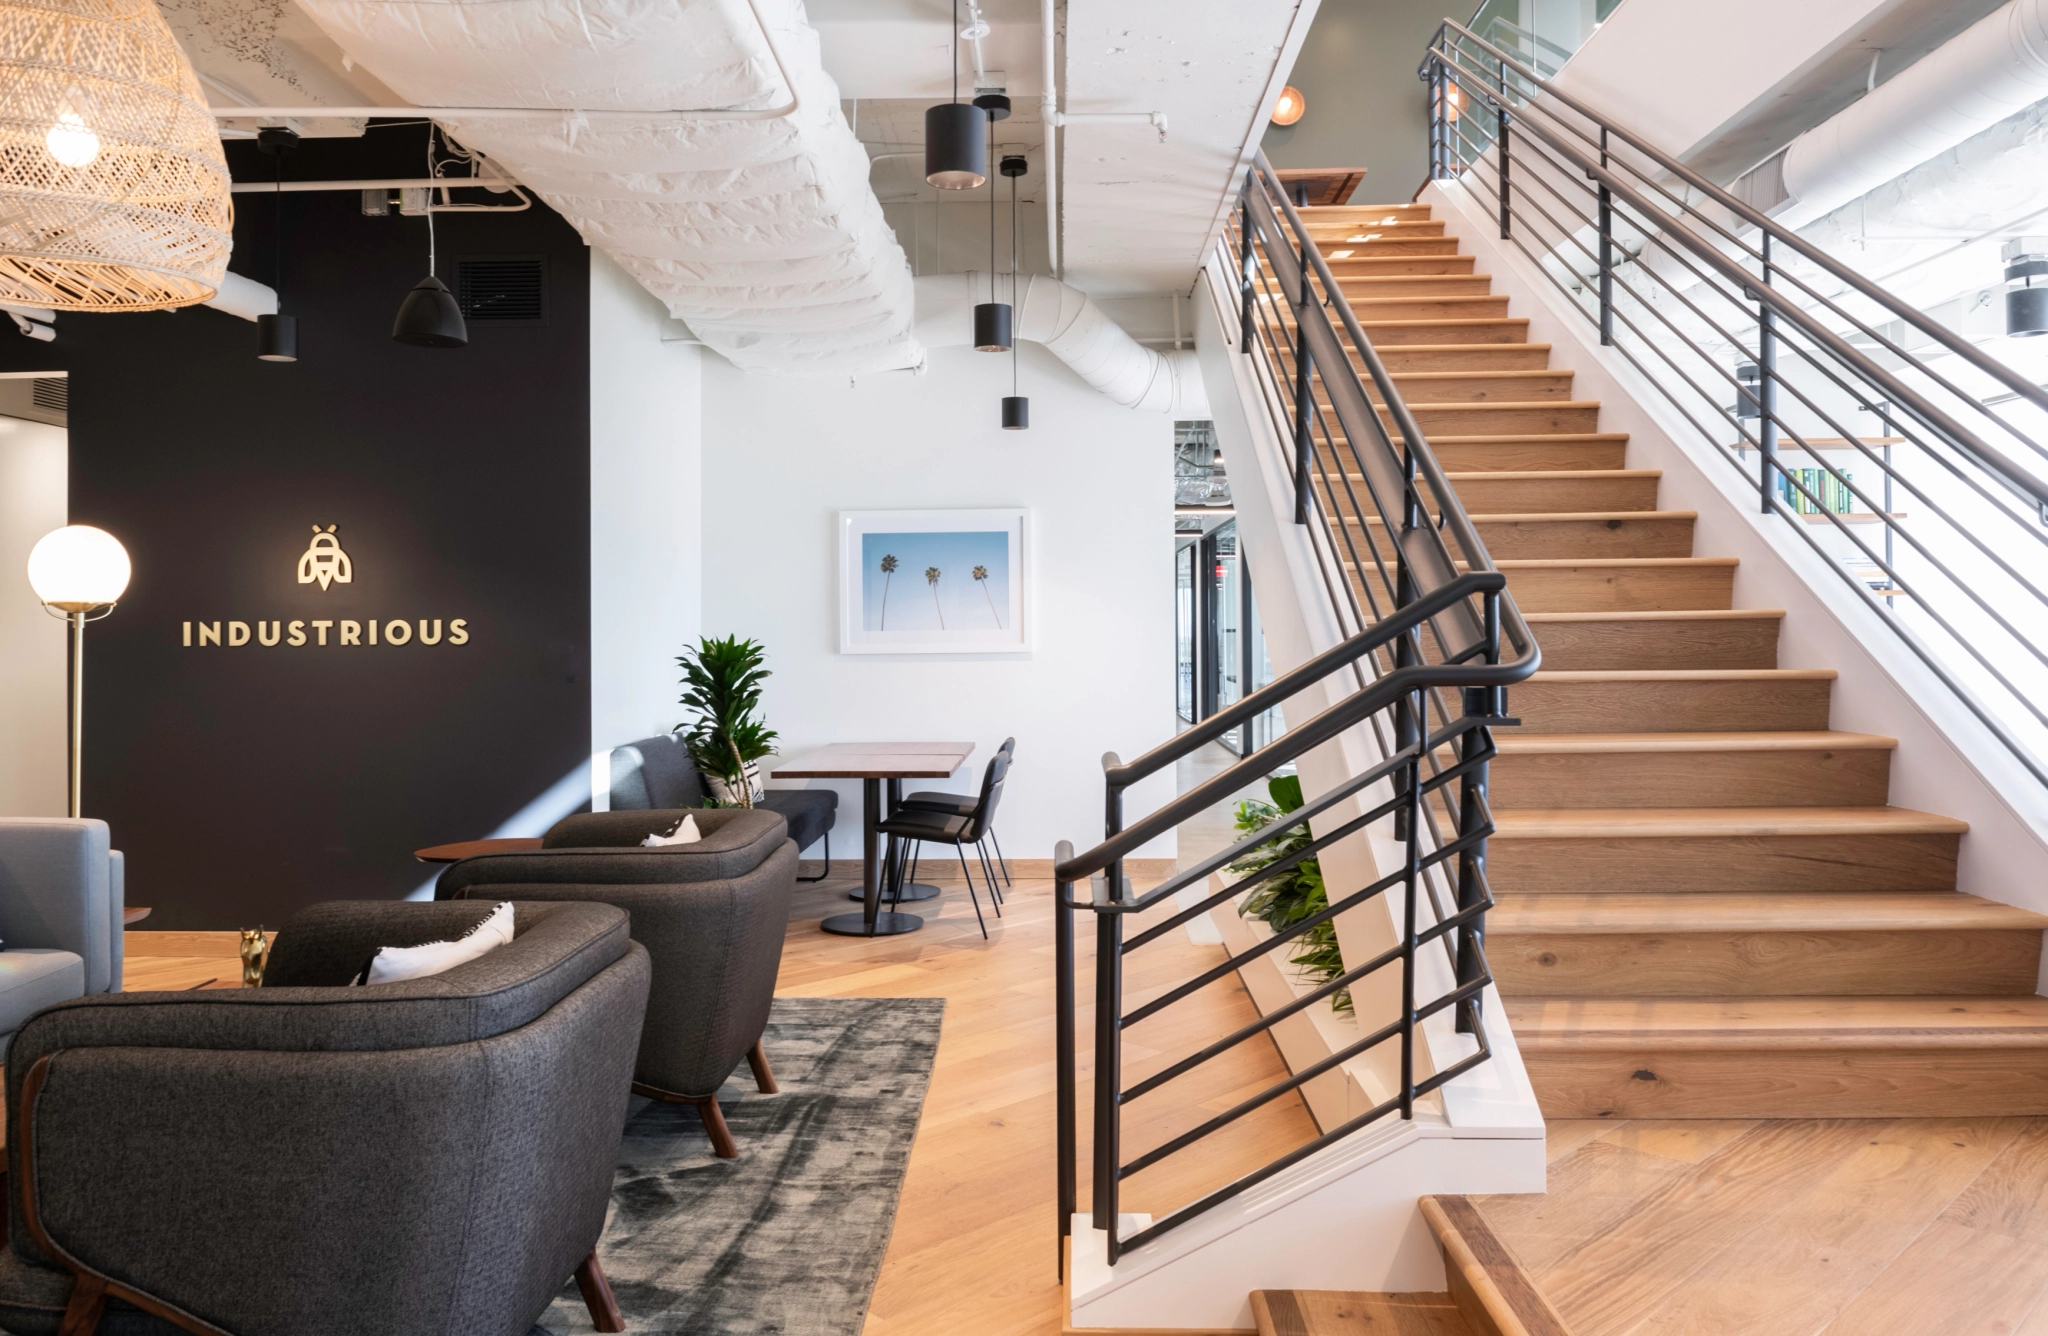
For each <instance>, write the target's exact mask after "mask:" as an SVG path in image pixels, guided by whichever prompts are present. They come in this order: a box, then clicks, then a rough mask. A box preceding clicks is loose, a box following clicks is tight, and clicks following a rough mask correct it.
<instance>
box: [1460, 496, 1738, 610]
mask: <svg viewBox="0 0 2048 1336" xmlns="http://www.w3.org/2000/svg"><path fill="white" fill-rule="evenodd" d="M1643 513H1648V512H1643ZM1463 564H1464V563H1462V562H1460V563H1459V565H1460V566H1461V567H1462V566H1463ZM1741 564H1742V559H1741V558H1740V557H1522V558H1517V559H1515V560H1511V561H1497V562H1495V563H1494V565H1496V566H1498V567H1500V569H1502V570H1504V571H1518V570H1521V571H1527V570H1537V571H1546V570H1547V571H1562V570H1570V569H1572V568H1574V567H1580V566H1596V567H1601V568H1607V567H1614V568H1620V567H1632V566H1651V567H1657V566H1661V567H1668V568H1673V569H1698V568H1703V567H1708V566H1739V565H1741ZM1508 592H1509V593H1513V592H1514V585H1513V584H1510V585H1509V586H1508Z"/></svg>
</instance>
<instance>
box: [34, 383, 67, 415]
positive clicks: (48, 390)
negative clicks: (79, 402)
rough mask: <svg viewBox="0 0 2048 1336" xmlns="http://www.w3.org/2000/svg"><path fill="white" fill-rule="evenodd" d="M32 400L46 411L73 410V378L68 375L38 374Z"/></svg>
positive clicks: (63, 411) (65, 411) (64, 411)
mask: <svg viewBox="0 0 2048 1336" xmlns="http://www.w3.org/2000/svg"><path fill="white" fill-rule="evenodd" d="M32 383H33V384H34V385H35V389H34V391H33V392H32V394H31V400H32V402H33V403H34V404H35V406H36V407H37V408H40V409H42V410H43V411H44V412H46V413H69V412H70V411H71V380H70V378H69V377H67V376H37V377H36V378H35V380H34V381H33V382H32Z"/></svg>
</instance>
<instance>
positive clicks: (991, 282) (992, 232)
mask: <svg viewBox="0 0 2048 1336" xmlns="http://www.w3.org/2000/svg"><path fill="white" fill-rule="evenodd" d="M988 134H989V139H990V140H991V141H993V140H994V139H995V134H996V132H995V127H994V126H990V127H989V132H988ZM990 147H991V148H993V147H994V145H993V143H991V145H990ZM1009 161H1010V160H1009V159H1008V158H1005V159H1003V162H1004V163H1005V165H1007V164H1008V163H1009ZM1012 193H1014V188H1013V191H1012ZM1014 223H1015V220H1014V219H1013V220H1012V224H1013V225H1014ZM1013 243H1014V238H1013ZM1011 267H1012V268H1013V269H1014V268H1015V266H1014V265H1012V266H1011ZM974 347H975V350H976V351H977V352H984V353H1006V352H1009V351H1010V304H1009V303H1008V302H999V301H997V300H996V188H995V186H994V185H990V186H989V188H988V300H987V301H985V302H981V303H979V304H978V305H976V306H975V308H974Z"/></svg>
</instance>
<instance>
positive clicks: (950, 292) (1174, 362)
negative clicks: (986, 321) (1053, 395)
mask: <svg viewBox="0 0 2048 1336" xmlns="http://www.w3.org/2000/svg"><path fill="white" fill-rule="evenodd" d="M987 295H988V275H986V274H972V273H970V274H927V275H925V276H924V277H923V278H920V279H918V280H917V338H918V342H920V343H922V344H924V345H925V346H926V347H928V348H959V347H967V346H971V345H972V343H973V342H974V329H973V320H974V317H973V308H974V304H975V303H976V302H978V301H982V300H984V299H986V297H987ZM1015 331H1016V336H1017V337H1018V338H1020V339H1027V340H1029V341H1030V342H1032V343H1040V344H1044V345H1045V349H1046V351H1047V352H1049V353H1051V354H1052V355H1053V356H1055V357H1057V358H1059V359H1060V360H1061V361H1062V362H1065V363H1066V364H1067V365H1068V366H1069V367H1071V368H1073V371H1074V374H1075V375H1077V376H1079V377H1080V378H1081V379H1082V380H1085V381H1087V382H1088V383H1089V384H1090V385H1092V386H1094V387H1095V388H1096V389H1097V390H1100V391H1101V392H1102V393H1103V394H1104V395H1105V396H1106V397H1108V398H1109V399H1111V400H1112V401H1114V402H1116V403H1119V404H1122V405H1123V406H1124V407H1126V408H1135V409H1138V410H1139V411H1140V412H1147V413H1171V414H1172V415H1173V416H1174V417H1176V418H1206V417H1208V416H1209V394H1208V391H1207V389H1206V388H1204V386H1203V383H1202V368H1201V365H1200V363H1199V362H1198V361H1197V359H1196V355H1195V352H1194V350H1193V349H1191V348H1189V349H1171V350H1168V351H1165V352H1159V351H1155V350H1154V349H1151V348H1147V347H1146V346H1145V345H1144V344H1142V343H1139V342H1138V341H1137V340H1136V339H1134V338H1132V337H1131V336H1130V335H1129V334H1128V333H1127V332H1125V330H1124V328H1123V326H1121V325H1119V324H1117V323H1116V321H1114V320H1111V319H1110V318H1109V316H1108V315H1107V314H1105V313H1104V312H1103V310H1102V308H1101V307H1099V306H1097V305H1096V304H1095V301H1094V299H1093V298H1091V297H1090V296H1089V295H1088V294H1087V293H1085V292H1083V291H1081V290H1080V289H1079V288H1074V287H1069V286H1067V285H1066V284H1065V283H1062V282H1060V281H1059V280H1058V279H1056V278H1046V277H1044V276H1042V275H1041V276H1039V277H1035V278H1031V279H1028V280H1026V285H1025V288H1024V296H1023V300H1022V301H1021V302H1020V303H1019V310H1018V311H1017V312H1016V324H1015Z"/></svg>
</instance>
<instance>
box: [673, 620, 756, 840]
mask: <svg viewBox="0 0 2048 1336" xmlns="http://www.w3.org/2000/svg"><path fill="white" fill-rule="evenodd" d="M767 661H768V651H767V647H766V646H764V645H762V644H761V643H760V642H759V641H757V640H741V639H740V638H739V637H738V636H728V637H726V638H725V639H724V640H714V639H713V638H711V637H710V636H705V637H703V638H701V639H700V640H699V641H698V642H697V648H695V649H686V650H684V651H683V653H682V655H681V656H680V657H678V658H677V660H676V662H677V663H679V664H681V665H682V667H683V686H684V688H685V689H684V691H683V697H682V703H683V704H684V705H685V706H686V707H688V708H689V709H691V710H693V711H695V712H696V718H694V719H692V720H690V721H688V722H687V723H682V724H678V725H676V732H678V733H681V734H682V735H683V745H684V746H686V747H688V748H689V749H690V759H691V760H692V761H693V762H695V763H696V766H697V771H698V773H699V774H701V775H703V777H704V783H705V787H706V788H708V789H709V790H710V793H711V797H712V798H713V799H714V800H715V801H716V802H717V803H718V804H719V805H720V806H725V807H752V806H753V805H754V803H755V802H756V801H758V800H759V799H760V798H761V796H762V795H763V794H764V793H765V792H766V790H765V789H764V788H763V787H762V784H761V765H760V761H761V758H762V757H764V756H768V755H771V754H773V752H774V751H775V738H776V734H775V731H774V730H773V729H771V728H769V727H768V724H767V722H766V721H765V720H764V719H762V718H761V715H760V705H761V683H762V682H764V681H766V680H767V678H768V676H769V673H768V670H767V669H766V668H765V667H763V666H762V665H763V664H765V663H766V662H767Z"/></svg>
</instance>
